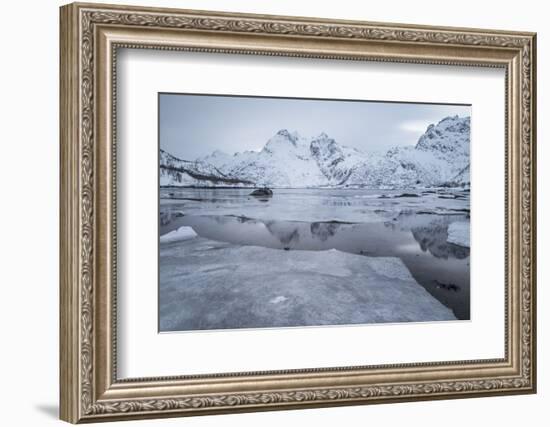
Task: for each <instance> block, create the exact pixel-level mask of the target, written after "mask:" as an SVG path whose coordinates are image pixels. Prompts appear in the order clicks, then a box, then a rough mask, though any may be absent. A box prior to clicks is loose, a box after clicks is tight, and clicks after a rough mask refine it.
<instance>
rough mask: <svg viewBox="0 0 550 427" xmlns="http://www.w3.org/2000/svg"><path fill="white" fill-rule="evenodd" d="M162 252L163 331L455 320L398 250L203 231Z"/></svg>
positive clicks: (161, 317) (162, 247)
mask: <svg viewBox="0 0 550 427" xmlns="http://www.w3.org/2000/svg"><path fill="white" fill-rule="evenodd" d="M178 230H179V229H178ZM160 252H161V253H160V293H159V295H160V301H159V309H160V330H161V331H181V330H205V329H235V328H261V327H285V326H308V325H344V324H368V323H382V322H384V323H385V322H423V321H443V320H455V319H456V318H455V316H454V315H453V313H452V311H451V310H450V309H449V308H447V307H445V306H444V305H443V304H442V303H440V302H439V301H438V300H437V299H435V298H434V297H433V296H431V295H430V294H429V293H428V292H427V291H426V290H425V289H424V288H423V287H422V286H421V285H419V284H418V283H417V282H416V281H415V280H414V278H413V277H412V276H411V274H410V272H409V271H408V269H407V268H406V267H405V265H404V264H403V262H402V261H401V260H400V259H398V258H394V257H376V258H371V257H366V256H362V255H354V254H349V253H345V252H342V251H339V250H334V249H333V250H327V251H309V250H289V251H285V250H280V249H270V248H264V247H258V246H240V245H234V244H230V243H222V242H216V241H213V240H208V239H205V238H202V237H197V238H194V239H191V240H185V241H181V242H179V243H178V244H165V242H161V246H160Z"/></svg>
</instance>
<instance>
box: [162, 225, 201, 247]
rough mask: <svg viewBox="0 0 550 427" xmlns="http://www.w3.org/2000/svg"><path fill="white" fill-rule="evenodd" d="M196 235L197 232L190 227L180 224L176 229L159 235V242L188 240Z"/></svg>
mask: <svg viewBox="0 0 550 427" xmlns="http://www.w3.org/2000/svg"><path fill="white" fill-rule="evenodd" d="M195 237H197V233H195V230H193V228H192V227H187V226H185V225H184V226H181V227H179V228H178V229H177V230H172V231H170V232H169V233H166V234H163V235H162V236H160V243H172V242H177V241H180V240H189V239H194V238H195Z"/></svg>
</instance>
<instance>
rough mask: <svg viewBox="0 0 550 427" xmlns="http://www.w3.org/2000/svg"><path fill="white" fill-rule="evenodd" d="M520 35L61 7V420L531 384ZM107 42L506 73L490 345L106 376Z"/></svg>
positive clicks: (531, 282)
mask: <svg viewBox="0 0 550 427" xmlns="http://www.w3.org/2000/svg"><path fill="white" fill-rule="evenodd" d="M535 40H536V39H535V34H533V33H523V32H522V33H520V32H508V31H492V30H491V31H488V30H477V29H462V28H438V27H425V26H412V25H401V24H382V23H369V22H353V21H329V20H323V19H311V18H296V17H281V16H263V15H242V14H230V13H217V12H199V11H190V10H174V9H157V8H141V7H127V6H113V5H99V4H71V5H67V6H63V7H62V8H61V39H60V42H61V49H60V50H61V85H60V88H61V90H60V91H61V94H60V105H61V107H60V108H61V113H60V115H61V117H60V135H61V206H60V208H61V220H60V221H61V222H60V228H61V239H60V246H61V248H60V251H61V252H60V254H61V266H60V268H61V269H60V276H61V280H60V306H61V312H60V317H61V318H60V324H61V330H60V337H61V339H60V341H61V352H60V353H61V355H60V382H61V418H62V419H63V420H66V421H69V422H73V423H77V422H86V421H87V422H89V421H107V420H116V419H129V418H152V417H166V416H181V415H200V414H214V413H226V412H238V411H258V410H275V409H291V408H305V407H316V406H329V405H350V404H366V403H383V402H398V401H410V400H425V399H426V400H427V399H443V398H458V397H475V396H486V395H495V394H519V393H533V392H535V389H536V386H535V384H536V358H535V356H536V341H535V326H536V319H535V279H536V274H535V273H536V270H535V268H536V264H535V246H536V245H535V237H536V223H535V213H536V206H535V201H536V187H535V176H536V174H535V121H536V120H535V80H536V79H535V68H536V67H535ZM118 47H130V48H153V49H170V50H193V51H204V52H227V53H236V52H238V53H244V54H251V55H283V56H299V57H315V58H331V59H334V58H338V59H347V60H371V61H373V60H374V61H394V62H396V61H397V62H406V63H436V64H448V65H472V66H489V67H502V68H504V69H505V70H506V76H507V79H506V91H505V93H503V96H505V97H506V105H507V117H506V176H505V177H503V178H504V179H505V181H506V212H505V215H506V230H505V234H506V253H505V257H506V272H505V276H506V283H505V288H506V290H505V292H506V307H505V311H506V322H505V323H506V324H505V329H506V334H505V335H506V342H505V357H504V358H503V359H498V360H473V361H457V362H443V363H436V362H434V363H424V364H405V365H398V366H396V365H393V366H390V365H384V366H376V367H374V366H365V367H339V368H334V369H311V370H293V371H277V372H252V373H242V374H238V375H231V374H219V375H208V376H193V377H177V378H145V379H135V380H131V381H128V380H126V381H122V380H117V377H116V358H115V356H116V335H115V334H114V331H115V328H116V287H115V283H116V256H115V255H116V230H115V226H116V209H115V200H116V187H115V185H114V176H115V171H116V158H115V151H114V150H113V147H114V142H115V141H114V138H115V126H116V116H115V108H114V106H115V102H116V92H115V90H114V89H115V88H116V85H115V83H116V74H115V73H114V65H115V63H116V52H117V48H118Z"/></svg>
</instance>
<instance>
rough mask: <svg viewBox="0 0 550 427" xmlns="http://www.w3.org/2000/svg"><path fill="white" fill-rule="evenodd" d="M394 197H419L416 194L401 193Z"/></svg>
mask: <svg viewBox="0 0 550 427" xmlns="http://www.w3.org/2000/svg"><path fill="white" fill-rule="evenodd" d="M395 197H420V196H419V195H418V194H416V193H403V194H398V195H396V196H395Z"/></svg>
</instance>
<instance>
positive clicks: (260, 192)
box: [250, 187, 273, 197]
mask: <svg viewBox="0 0 550 427" xmlns="http://www.w3.org/2000/svg"><path fill="white" fill-rule="evenodd" d="M250 195H251V196H256V197H271V196H273V190H271V189H270V188H267V187H264V188H258V189H256V190H254V191H253V192H252V193H250Z"/></svg>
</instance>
